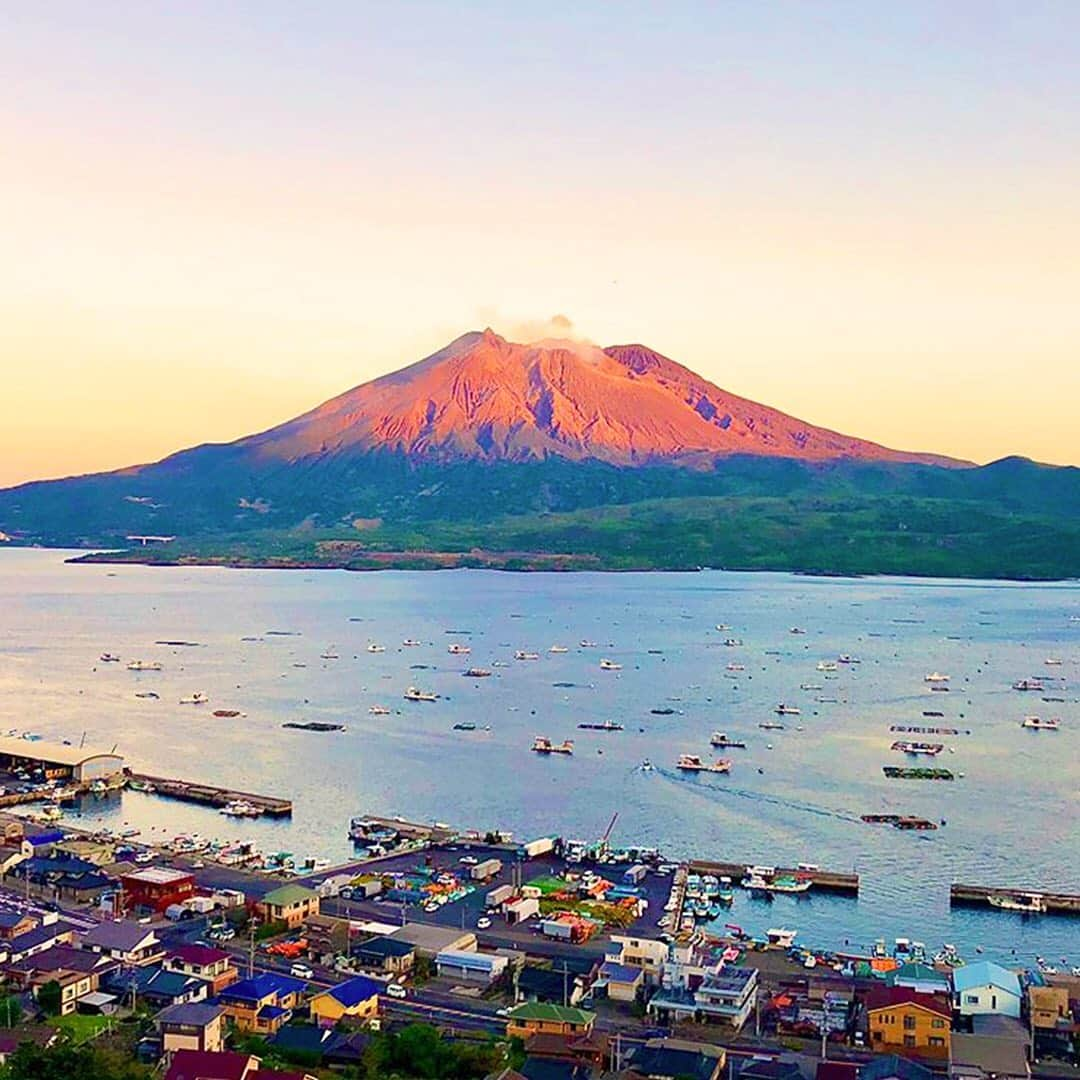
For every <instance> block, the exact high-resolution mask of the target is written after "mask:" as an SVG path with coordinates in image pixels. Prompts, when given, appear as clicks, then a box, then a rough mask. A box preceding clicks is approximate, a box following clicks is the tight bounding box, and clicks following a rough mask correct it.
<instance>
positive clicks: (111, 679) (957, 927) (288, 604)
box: [0, 550, 1080, 963]
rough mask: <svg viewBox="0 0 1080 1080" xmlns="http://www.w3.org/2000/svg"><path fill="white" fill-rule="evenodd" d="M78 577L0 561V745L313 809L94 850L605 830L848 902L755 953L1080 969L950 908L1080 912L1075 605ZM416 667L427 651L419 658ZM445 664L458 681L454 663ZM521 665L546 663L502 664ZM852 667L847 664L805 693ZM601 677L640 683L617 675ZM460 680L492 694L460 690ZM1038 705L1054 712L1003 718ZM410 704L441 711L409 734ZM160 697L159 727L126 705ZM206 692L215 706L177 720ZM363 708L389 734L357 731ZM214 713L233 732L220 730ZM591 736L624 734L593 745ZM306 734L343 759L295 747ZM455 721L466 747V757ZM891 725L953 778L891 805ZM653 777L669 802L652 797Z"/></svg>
mask: <svg viewBox="0 0 1080 1080" xmlns="http://www.w3.org/2000/svg"><path fill="white" fill-rule="evenodd" d="M64 557H65V553H63V552H57V551H27V550H8V551H4V552H0V728H2V729H3V730H5V731H6V730H8V729H17V730H18V731H19V732H22V731H25V730H29V731H34V732H37V733H39V734H40V735H42V736H43V737H45V738H48V739H61V738H66V739H70V740H72V741H78V740H79V739H81V738H83V737H84V736H85V739H86V742H87V743H88V744H97V745H103V746H105V747H111V746H112V745H113V744H116V746H117V747H118V749H119V751H120V752H122V753H123V754H124V755H125V757H126V759H127V761H128V763H129V764H131V765H133V766H135V767H137V768H139V769H143V770H146V771H148V772H158V773H161V774H164V775H169V776H179V777H182V778H186V779H191V780H202V781H209V782H214V783H221V784H227V785H230V786H233V787H236V788H240V789H247V790H251V791H257V792H262V793H266V794H275V795H283V796H288V797H290V798H292V799H293V800H294V803H295V814H294V817H293V819H292V821H291V822H289V823H269V822H246V821H245V822H239V823H238V822H235V821H231V820H228V819H226V818H223V817H222V816H220V815H218V814H217V813H215V812H213V811H210V810H204V809H201V808H197V807H189V806H185V805H182V804H178V803H174V802H168V801H165V800H161V799H158V798H156V797H154V796H146V795H140V794H137V793H131V792H129V793H127V794H125V795H124V796H123V798H122V800H120V799H115V800H102V801H100V802H98V803H96V804H95V805H94V806H93V807H92V808H91V809H88V810H87V811H86V812H85V817H84V823H85V818H87V817H93V816H98V817H102V818H104V819H106V820H107V821H108V823H109V824H110V825H113V826H120V824H121V822H127V823H130V824H133V825H136V826H138V827H140V828H141V829H142V830H143V833H144V835H145V836H153V835H155V834H159V833H161V832H165V833H168V834H174V833H177V832H181V831H199V832H202V833H203V834H205V835H213V836H219V837H222V838H231V837H237V836H242V837H250V838H252V839H255V840H257V842H258V843H259V844H260V846H262V847H263V848H264V850H273V851H277V850H288V851H292V852H294V853H295V854H296V855H298V856H308V855H312V856H321V857H327V858H330V859H333V860H339V859H341V858H343V857H345V856H346V855H348V854H349V852H350V845H349V842H348V840H347V837H346V830H347V827H348V820H349V818H350V816H352V815H354V814H358V813H382V814H388V815H393V814H400V815H402V816H404V817H407V818H409V819H413V820H439V821H445V822H450V823H452V824H455V825H460V826H470V827H491V826H498V827H501V828H505V829H511V830H513V831H514V833H515V834H516V835H517V836H518V837H519V838H532V837H535V836H542V835H549V834H558V835H563V836H568V837H569V836H576V837H582V838H585V839H591V838H595V837H597V836H599V835H600V834H601V833H603V831H604V829H605V828H606V827H607V825H608V822H609V820H610V819H611V817H612V815H613V814H615V813H618V815H619V816H618V820H617V822H616V825H615V828H614V832H613V835H612V840H613V842H614V843H615V844H616V845H619V844H629V843H632V842H636V843H642V844H651V845H657V846H660V847H661V848H662V849H663V850H664V851H665V852H668V853H670V854H671V855H673V856H689V855H700V856H703V857H712V858H716V859H721V860H732V861H746V862H757V863H778V864H783V863H787V864H792V863H793V862H794V861H806V862H813V863H817V864H819V865H821V866H823V867H828V868H833V869H838V870H846V869H854V870H857V871H858V872H859V874H860V875H861V876H862V892H861V895H860V897H859V899H858V901H854V900H850V899H842V898H832V897H826V896H823V895H817V896H815V895H813V894H811V895H810V896H808V897H806V898H802V899H793V898H779V899H777V900H776V901H775V902H774V903H772V904H771V905H769V904H767V903H765V902H760V901H752V900H750V899H748V898H745V897H740V898H739V899H738V900H737V901H736V905H735V908H734V910H733V912H732V915H731V919H732V921H733V922H735V923H738V924H740V925H742V926H743V927H744V928H745V929H747V930H750V931H753V932H759V933H760V932H761V931H763V930H764V929H765V928H767V927H769V926H778V925H785V926H789V927H797V928H798V929H799V940H800V941H802V942H804V943H808V944H809V943H814V944H820V945H825V946H837V945H840V944H842V943H843V942H845V941H848V942H851V943H852V944H856V943H857V944H860V945H865V944H867V943H868V942H871V941H872V940H874V939H875V938H877V937H879V936H883V937H886V938H889V939H891V938H893V937H896V936H901V935H902V936H910V937H914V938H916V939H920V940H924V941H925V942H926V943H927V944H928V945H929V946H931V947H935V948H936V947H937V946H939V945H940V944H941V943H942V942H943V941H949V942H953V943H955V944H956V945H958V946H959V947H960V949H961V951H962V952H965V953H967V954H968V955H969V958H970V956H971V954H973V953H974V951H975V949H976V948H977V947H981V948H983V949H984V950H985V955H986V956H994V957H998V958H1000V959H1012V958H1014V957H1015V958H1021V959H1025V960H1030V959H1031V958H1032V956H1033V955H1035V954H1037V953H1041V954H1043V955H1045V956H1046V957H1047V958H1048V959H1050V958H1053V959H1054V960H1055V961H1058V960H1059V959H1060V958H1061V957H1062V956H1068V957H1069V958H1070V961H1071V962H1072V963H1080V933H1078V929H1080V922H1077V921H1075V920H1068V919H1066V918H1063V917H1055V916H1041V917H1035V918H1024V917H1020V916H1015V915H1010V914H1004V913H999V912H994V911H992V910H990V909H987V910H985V911H983V910H956V911H951V910H950V908H949V901H948V890H949V883H950V882H952V881H968V882H974V883H980V884H995V885H1016V886H1031V887H1035V888H1052V887H1058V888H1062V889H1068V890H1070V891H1073V892H1080V866H1078V861H1080V763H1078V755H1077V747H1078V737H1080V706H1078V691H1077V685H1076V684H1077V678H1078V674H1080V618H1078V617H1080V586H1078V585H1077V584H1074V583H1064V584H1051V585H1018V584H1007V583H998V582H994V583H990V582H966V581H965V582H960V581H940V582H927V581H916V580H907V579H900V578H878V579H867V580H842V579H815V578H809V577H796V576H790V575H784V574H738V573H722V572H707V573H699V574H624V575H615V574H595V575H593V574H574V575H565V576H560V575H553V574H552V575H543V574H533V575H526V574H505V573H495V572H479V571H460V572H441V573H396V572H394V573H389V572H388V573H378V574H351V573H346V572H337V571H325V572H315V573H308V572H302V571H269V570H251V571H246V570H245V571H240V570H220V569H209V568H200V569H154V568H149V567H139V566H130V567H107V566H72V565H67V564H65V563H64V561H63V560H64ZM717 624H722V625H727V626H730V627H731V629H730V630H723V631H720V630H717V629H716V627H717ZM793 626H798V627H800V628H803V629H805V631H806V633H805V634H802V635H796V634H792V633H791V632H790V630H791V627H793ZM448 631H457V633H453V634H451V633H448ZM406 638H414V639H416V640H419V641H420V642H422V645H420V646H419V647H410V648H406V647H403V646H402V644H401V643H402V641H403V640H404V639H406ZM725 638H736V639H739V640H741V642H742V644H741V645H739V646H725V645H724V644H723V641H724V639H725ZM249 639H250V640H249ZM583 640H586V641H593V642H596V643H597V646H596V647H595V648H581V647H580V646H579V642H581V641H583ZM159 641H188V642H193V643H196V644H194V645H191V646H188V647H178V646H170V645H162V644H156V642H159ZM453 643H462V644H468V645H469V646H471V650H472V651H471V654H470V655H469V656H453V655H450V654H449V653H448V652H447V648H448V646H449V645H451V644H453ZM369 644H376V645H382V646H385V650H386V651H385V652H368V651H367V647H368V645H369ZM552 645H562V646H565V647H566V648H567V649H568V650H569V651H568V652H566V653H563V654H553V653H551V652H549V649H550V647H551V646H552ZM518 649H521V650H527V651H530V652H536V653H538V654H539V657H540V658H539V659H538V660H533V661H528V660H526V661H519V660H515V659H514V652H515V650H518ZM104 651H108V652H112V653H116V654H119V655H120V656H121V657H123V660H124V662H125V663H126V661H128V660H129V659H133V658H142V659H147V660H150V659H153V660H159V661H161V662H162V664H163V665H164V671H163V672H161V673H159V674H150V673H146V674H134V673H131V672H128V671H127V670H125V666H124V664H123V663H121V664H102V663H100V662H99V660H98V657H99V655H100V654H101V653H102V652H104ZM324 654H336V655H337V656H338V657H339V658H338V659H323V658H322V657H323V655H324ZM840 654H850V655H851V656H854V657H857V658H858V659H859V660H860V661H861V663H858V664H851V665H841V666H840V668H839V670H838V671H837V672H836V673H835V674H826V673H822V672H820V671H818V670H817V669H816V665H817V664H818V662H819V661H822V660H825V661H829V660H835V659H836V658H837V657H838V656H839V655H840ZM601 657H607V658H610V659H611V660H613V661H616V662H618V663H620V664H621V665H622V670H621V671H618V672H605V671H602V670H600V667H599V661H600V658H601ZM1047 659H1060V660H1061V661H1062V662H1061V664H1060V665H1056V664H1055V665H1047V664H1046V663H1045V661H1046V660H1047ZM470 664H472V665H478V666H483V667H487V668H490V669H491V670H492V672H493V674H492V677H491V678H486V679H478V680H474V679H468V678H464V677H463V676H462V674H461V672H462V671H463V670H464V669H465V668H466V667H468V666H469V665H470ZM729 664H736V665H738V664H741V665H744V667H745V670H744V671H741V672H733V671H728V670H727V666H728V665H729ZM932 671H939V672H942V673H946V674H948V675H949V676H950V682H949V684H948V685H949V686H950V691H949V692H948V693H934V692H931V691H930V690H929V687H928V684H926V683H925V682H924V676H925V675H926V674H927V673H929V672H932ZM732 676H734V677H732ZM1031 676H1035V677H1039V678H1041V679H1043V680H1044V681H1045V684H1046V686H1047V691H1046V695H1045V696H1050V697H1060V698H1064V699H1065V700H1064V702H1062V703H1046V702H1044V701H1042V700H1041V699H1042V696H1043V695H1040V694H1038V693H1035V694H1022V693H1018V692H1015V691H1013V690H1012V689H1011V688H1010V685H1011V683H1012V682H1013V681H1014V680H1016V679H1019V678H1024V677H1031ZM410 684H414V685H416V686H418V687H420V688H421V689H425V690H433V691H435V692H437V693H438V694H439V695H441V696H440V699H439V700H438V702H436V703H434V704H409V703H407V702H405V701H404V700H403V699H402V693H403V691H404V690H405V688H406V687H407V686H409V685H410ZM803 685H817V686H820V687H822V689H821V690H813V689H809V690H804V689H800V687H801V686H803ZM146 690H154V691H156V692H157V693H158V694H159V695H160V697H159V699H158V700H151V699H145V698H137V697H136V696H135V695H136V691H146ZM195 691H203V692H205V693H207V694H208V695H209V696H210V698H211V702H212V703H211V705H209V706H203V707H201V708H200V707H193V706H185V705H181V704H179V699H180V698H181V697H184V696H186V695H189V694H191V693H193V692H195ZM779 702H785V703H788V704H790V705H795V706H797V707H799V708H800V709H801V716H799V717H785V718H783V720H782V722H783V723H784V724H785V729H784V730H783V731H768V730H762V729H761V728H759V726H758V725H759V724H760V723H761V722H765V721H770V720H775V719H776V717H774V715H773V710H774V709H775V707H776V705H777V704H778V703H779ZM376 704H378V705H385V706H387V707H389V708H391V709H393V710H394V711H393V713H392V715H389V716H375V715H371V714H369V712H368V709H369V707H370V706H372V705H376ZM215 708H234V709H239V710H241V711H242V712H243V713H244V715H243V716H242V717H239V718H236V719H232V720H225V719H216V718H214V717H213V716H212V715H211V710H212V709H215ZM654 708H670V709H674V710H675V711H674V713H672V714H671V715H666V716H661V715H654V714H653V713H652V712H651V711H650V710H652V709H654ZM924 710H933V711H940V712H943V713H944V714H945V716H944V718H942V719H926V718H924V717H923V715H922V714H923V711H924ZM1028 713H1038V714H1041V715H1043V716H1060V717H1061V721H1062V728H1061V730H1060V731H1058V732H1056V733H1053V732H1042V733H1038V732H1031V731H1026V730H1023V729H1021V727H1020V721H1021V720H1022V718H1023V717H1024V716H1025V714H1028ZM605 719H612V720H615V721H618V722H619V723H622V724H623V725H624V727H625V729H624V730H623V731H621V732H612V733H607V732H597V731H584V730H579V729H578V727H577V725H578V724H579V723H580V722H582V721H587V722H598V721H603V720H605ZM290 720H296V721H305V720H318V721H328V722H333V723H343V724H345V725H346V730H345V731H343V732H338V733H332V734H317V733H313V732H306V731H296V730H287V729H283V728H282V726H281V725H282V723H283V722H285V721H290ZM461 721H470V722H474V723H476V724H477V726H478V727H477V730H476V731H472V732H464V731H454V730H452V728H453V725H454V724H455V723H457V722H461ZM890 724H913V725H920V724H922V725H942V726H950V727H956V728H960V729H963V730H964V731H970V734H962V735H959V736H955V737H945V738H942V739H941V740H934V739H931V740H930V741H943V742H944V743H946V745H947V747H948V750H947V751H946V752H945V753H943V754H942V755H941V756H940V757H939V758H938V759H937V761H936V764H938V765H940V766H942V767H947V768H949V769H952V770H954V771H955V772H957V773H958V774H962V776H961V777H960V778H958V779H957V780H955V781H953V782H951V783H948V782H922V781H902V780H889V779H886V778H885V777H884V775H883V774H882V771H881V770H882V766H883V765H886V764H898V765H899V764H905V763H910V762H905V759H904V755H902V754H899V753H896V752H893V751H891V750H890V744H891V742H892V741H893V740H894V739H896V738H904V737H905V736H903V735H896V734H894V733H892V732H890V731H889V726H890ZM714 730H721V731H725V732H727V733H728V734H729V735H731V736H732V737H737V738H742V739H745V741H746V742H747V744H748V748H747V749H745V750H730V751H726V753H727V755H728V756H729V757H731V758H733V759H734V762H735V764H734V767H733V769H732V772H731V774H730V775H728V776H709V775H700V776H697V777H686V776H684V775H681V774H680V773H679V772H678V771H677V770H676V769H675V767H674V765H675V761H676V758H677V757H678V755H679V754H680V753H683V752H687V753H697V754H700V755H701V756H702V757H706V756H708V755H709V753H710V751H709V744H708V739H709V735H710V733H711V732H713V731H714ZM538 734H539V735H547V736H549V737H551V738H552V739H554V740H562V739H564V738H572V739H574V740H575V742H576V750H575V753H574V755H573V757H569V758H567V757H551V758H543V757H540V756H538V755H535V754H532V753H530V751H529V746H530V744H531V742H532V739H533V737H534V736H535V735H538ZM910 737H911V738H916V739H918V738H920V736H917V735H915V736H910ZM646 758H648V759H650V760H651V761H652V762H653V764H654V765H655V766H656V769H655V771H653V772H642V771H641V770H640V769H639V766H640V764H641V763H642V761H643V760H644V759H646ZM920 761H921V762H925V761H926V759H920ZM867 812H891V813H904V814H918V815H923V816H925V817H927V818H930V819H932V820H934V821H944V822H945V825H944V826H943V827H942V828H940V829H938V830H937V831H935V832H927V833H901V832H897V831H896V830H893V829H890V828H887V827H880V826H870V825H866V824H863V823H862V822H861V821H860V820H859V815H860V814H863V813H867Z"/></svg>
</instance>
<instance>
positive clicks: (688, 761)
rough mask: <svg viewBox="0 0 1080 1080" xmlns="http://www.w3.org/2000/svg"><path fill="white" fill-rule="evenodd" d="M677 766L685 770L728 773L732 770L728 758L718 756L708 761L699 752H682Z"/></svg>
mask: <svg viewBox="0 0 1080 1080" xmlns="http://www.w3.org/2000/svg"><path fill="white" fill-rule="evenodd" d="M675 768H677V769H681V770H682V771H683V772H695V773H698V772H710V773H728V772H731V762H730V761H729V760H728V759H727V758H717V759H716V760H715V761H713V762H706V761H702V760H701V758H700V757H698V755H697V754H680V755H679V760H678V761H677V762H676V763H675Z"/></svg>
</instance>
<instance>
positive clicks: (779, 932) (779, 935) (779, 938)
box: [765, 927, 799, 949]
mask: <svg viewBox="0 0 1080 1080" xmlns="http://www.w3.org/2000/svg"><path fill="white" fill-rule="evenodd" d="M798 932H799V931H798V930H787V929H785V928H784V927H774V928H773V929H771V930H766V931H765V937H766V938H767V939H768V942H769V944H770V945H776V946H778V947H779V948H781V949H790V948H791V946H792V945H794V944H795V936H796V935H797V934H798Z"/></svg>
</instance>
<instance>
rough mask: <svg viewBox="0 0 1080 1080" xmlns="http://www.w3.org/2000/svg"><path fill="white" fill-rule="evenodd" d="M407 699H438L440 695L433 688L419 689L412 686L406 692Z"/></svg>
mask: <svg viewBox="0 0 1080 1080" xmlns="http://www.w3.org/2000/svg"><path fill="white" fill-rule="evenodd" d="M404 697H405V700H406V701H438V699H439V695H438V694H436V693H434V692H433V691H431V690H418V689H417V688H416V687H415V686H410V687H409V688H408V689H407V690H406V691H405V694H404Z"/></svg>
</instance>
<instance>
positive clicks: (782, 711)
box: [773, 701, 802, 716]
mask: <svg viewBox="0 0 1080 1080" xmlns="http://www.w3.org/2000/svg"><path fill="white" fill-rule="evenodd" d="M773 711H774V712H775V713H776V715H777V716H801V715H802V710H801V709H798V708H796V707H795V706H794V705H785V704H784V703H783V702H782V701H781V702H780V704H779V705H777V706H776V708H775V709H774V710H773Z"/></svg>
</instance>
